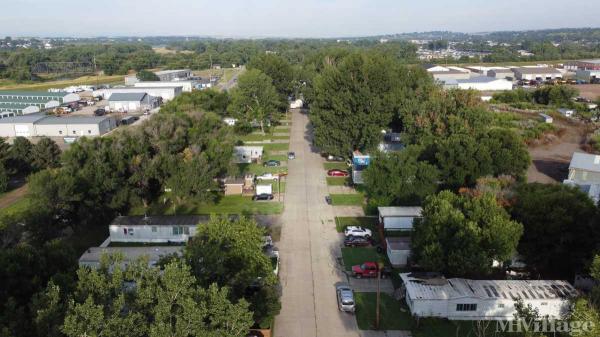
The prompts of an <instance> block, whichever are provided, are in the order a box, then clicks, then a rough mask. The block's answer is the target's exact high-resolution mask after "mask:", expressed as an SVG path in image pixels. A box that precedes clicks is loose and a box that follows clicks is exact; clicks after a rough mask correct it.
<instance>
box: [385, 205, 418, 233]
mask: <svg viewBox="0 0 600 337" xmlns="http://www.w3.org/2000/svg"><path fill="white" fill-rule="evenodd" d="M377 211H378V212H379V223H380V224H381V225H383V229H384V230H386V231H412V229H413V222H414V220H415V219H418V218H420V217H421V213H422V212H423V208H421V207H411V206H409V207H377Z"/></svg>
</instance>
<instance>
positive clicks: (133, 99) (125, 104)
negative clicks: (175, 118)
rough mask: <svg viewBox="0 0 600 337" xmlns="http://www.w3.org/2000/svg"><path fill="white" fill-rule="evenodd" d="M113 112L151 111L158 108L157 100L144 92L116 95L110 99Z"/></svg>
mask: <svg viewBox="0 0 600 337" xmlns="http://www.w3.org/2000/svg"><path fill="white" fill-rule="evenodd" d="M108 105H109V107H110V110H111V111H140V110H150V109H154V108H155V107H156V106H158V102H157V99H156V98H155V97H151V96H150V95H148V94H146V93H143V92H131V93H114V94H112V95H111V96H110V98H109V99H108Z"/></svg>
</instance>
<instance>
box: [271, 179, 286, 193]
mask: <svg viewBox="0 0 600 337" xmlns="http://www.w3.org/2000/svg"><path fill="white" fill-rule="evenodd" d="M271 186H273V193H279V192H281V193H284V192H285V181H282V182H281V183H278V182H277V181H273V183H272V184H271ZM280 187H281V191H280V190H279V188H280Z"/></svg>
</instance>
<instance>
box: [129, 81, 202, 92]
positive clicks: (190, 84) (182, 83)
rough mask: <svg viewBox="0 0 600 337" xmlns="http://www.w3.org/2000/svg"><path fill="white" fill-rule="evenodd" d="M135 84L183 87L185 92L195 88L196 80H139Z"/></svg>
mask: <svg viewBox="0 0 600 337" xmlns="http://www.w3.org/2000/svg"><path fill="white" fill-rule="evenodd" d="M133 86H134V87H136V88H144V87H146V88H154V87H159V88H161V87H162V88H167V87H182V91H183V92H192V89H193V88H194V82H193V81H172V82H158V81H145V82H138V83H136V84H134V85H133Z"/></svg>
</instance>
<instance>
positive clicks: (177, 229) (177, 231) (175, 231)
mask: <svg viewBox="0 0 600 337" xmlns="http://www.w3.org/2000/svg"><path fill="white" fill-rule="evenodd" d="M181 234H183V228H182V227H177V226H175V227H173V235H181Z"/></svg>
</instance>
